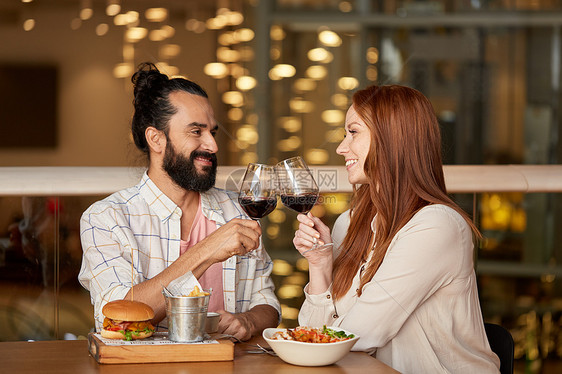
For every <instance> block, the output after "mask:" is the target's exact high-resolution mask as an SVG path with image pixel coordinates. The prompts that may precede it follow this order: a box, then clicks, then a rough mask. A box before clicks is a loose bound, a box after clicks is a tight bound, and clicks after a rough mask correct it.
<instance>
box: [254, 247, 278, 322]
mask: <svg viewBox="0 0 562 374" xmlns="http://www.w3.org/2000/svg"><path fill="white" fill-rule="evenodd" d="M258 251H260V252H261V256H260V259H257V260H255V264H256V268H255V271H254V281H253V283H252V296H251V301H250V305H249V307H250V309H251V308H253V307H254V306H256V305H263V304H265V305H270V306H272V307H273V308H275V310H277V313H278V314H279V322H281V305H280V304H279V300H277V296H275V286H274V284H273V280H272V279H271V272H272V270H273V261H272V260H271V257H269V254H268V253H267V251H266V250H265V249H264V248H263V244H261V245H260V248H259V249H258ZM248 261H252V260H248Z"/></svg>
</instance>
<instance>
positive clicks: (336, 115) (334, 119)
mask: <svg viewBox="0 0 562 374" xmlns="http://www.w3.org/2000/svg"><path fill="white" fill-rule="evenodd" d="M344 120H345V114H344V113H343V111H341V110H339V109H328V110H325V111H323V112H322V121H324V122H326V123H337V124H340V123H343V122H344Z"/></svg>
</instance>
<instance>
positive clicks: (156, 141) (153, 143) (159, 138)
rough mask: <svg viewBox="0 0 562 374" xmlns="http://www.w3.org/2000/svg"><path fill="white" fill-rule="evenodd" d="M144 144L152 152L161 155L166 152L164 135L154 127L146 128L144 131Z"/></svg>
mask: <svg viewBox="0 0 562 374" xmlns="http://www.w3.org/2000/svg"><path fill="white" fill-rule="evenodd" d="M144 136H145V137H146V143H147V144H148V147H149V148H150V150H151V151H152V152H155V153H163V152H164V151H165V150H166V135H165V134H164V132H163V131H160V130H158V129H157V128H156V127H152V126H148V127H147V128H146V130H144Z"/></svg>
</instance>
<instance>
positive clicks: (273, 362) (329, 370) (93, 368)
mask: <svg viewBox="0 0 562 374" xmlns="http://www.w3.org/2000/svg"><path fill="white" fill-rule="evenodd" d="M249 343H254V344H255V343H260V344H264V341H263V338H261V337H256V338H253V339H252V340H251V341H250V342H249ZM254 349H255V348H253V347H250V346H248V345H246V344H244V343H237V344H236V346H235V349H234V361H225V362H185V363H183V362H179V363H162V364H101V365H100V364H98V363H97V362H96V361H95V360H94V359H93V358H92V357H91V356H90V355H89V353H88V342H87V341H85V340H72V341H70V340H54V341H37V342H1V343H0V356H1V357H2V362H1V364H0V365H1V366H0V367H1V368H2V370H1V371H2V372H5V373H34V374H37V373H57V374H59V373H72V374H75V373H80V374H89V373H101V374H126V373H134V374H153V373H166V374H169V373H170V374H174V373H177V374H191V373H193V374H203V373H205V374H207V373H221V374H222V373H226V374H228V373H235V374H252V373H256V374H264V373H266V374H285V373H286V374H299V373H301V374H305V373H306V374H310V373H316V374H320V371H321V373H322V374H324V373H326V374H347V373H364V372H366V371H368V372H369V373H374V374H379V373H380V374H386V373H398V372H397V371H395V370H394V369H392V368H390V367H389V366H387V365H385V364H383V363H382V362H380V361H378V360H377V359H375V358H373V357H371V356H369V355H368V354H366V353H363V352H351V353H349V354H348V355H347V356H345V357H344V358H343V359H341V360H340V361H338V362H337V363H336V364H334V365H330V366H322V367H304V366H294V365H290V364H287V363H285V362H283V361H282V360H281V359H280V358H278V357H273V356H270V355H268V354H265V353H263V354H262V353H259V354H250V353H246V351H249V350H250V351H251V350H254Z"/></svg>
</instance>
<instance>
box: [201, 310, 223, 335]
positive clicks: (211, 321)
mask: <svg viewBox="0 0 562 374" xmlns="http://www.w3.org/2000/svg"><path fill="white" fill-rule="evenodd" d="M220 319H221V316H220V314H218V313H215V312H207V320H206V321H205V332H206V333H207V334H213V333H215V332H217V330H218V329H219V320H220Z"/></svg>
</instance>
